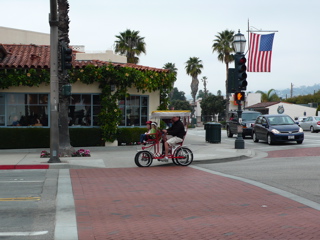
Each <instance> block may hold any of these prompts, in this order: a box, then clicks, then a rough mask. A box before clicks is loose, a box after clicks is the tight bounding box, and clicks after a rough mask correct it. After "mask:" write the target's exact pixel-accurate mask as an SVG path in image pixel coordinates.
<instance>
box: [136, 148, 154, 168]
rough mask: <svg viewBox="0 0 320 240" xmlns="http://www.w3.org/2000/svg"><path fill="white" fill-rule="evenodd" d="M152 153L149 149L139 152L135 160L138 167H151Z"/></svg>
mask: <svg viewBox="0 0 320 240" xmlns="http://www.w3.org/2000/svg"><path fill="white" fill-rule="evenodd" d="M152 160H153V159H152V154H151V153H150V152H148V151H140V152H137V154H136V156H135V157H134V162H135V164H136V165H137V166H138V167H149V166H150V165H151V164H152Z"/></svg>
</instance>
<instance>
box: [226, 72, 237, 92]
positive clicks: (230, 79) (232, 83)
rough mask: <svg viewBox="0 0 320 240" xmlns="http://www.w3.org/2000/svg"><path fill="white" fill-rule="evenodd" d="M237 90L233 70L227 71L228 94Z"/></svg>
mask: <svg viewBox="0 0 320 240" xmlns="http://www.w3.org/2000/svg"><path fill="white" fill-rule="evenodd" d="M237 89H238V79H237V78H236V76H235V69H234V68H229V69H228V93H234V92H236V91H237Z"/></svg>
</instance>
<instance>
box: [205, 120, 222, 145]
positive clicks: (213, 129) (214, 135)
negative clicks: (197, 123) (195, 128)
mask: <svg viewBox="0 0 320 240" xmlns="http://www.w3.org/2000/svg"><path fill="white" fill-rule="evenodd" d="M205 129H206V142H209V143H220V142H221V124H220V123H215V122H208V123H206V124H205Z"/></svg>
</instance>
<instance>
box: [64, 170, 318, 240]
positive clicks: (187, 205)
mask: <svg viewBox="0 0 320 240" xmlns="http://www.w3.org/2000/svg"><path fill="white" fill-rule="evenodd" d="M70 174H71V179H72V187H73V193H74V199H75V207H76V218H77V226H78V235H79V240H93V239H94V240H100V239H108V240H113V239H115V240H121V239H124V240H127V239H138V240H144V239H146V240H149V239H150V240H151V239H164V240H170V239H174V240H177V239H192V240H193V239H194V240H198V239H232V240H233V239H241V240H247V239H258V240H264V239H266V240H267V239H268V240H269V239H281V240H286V239H294V240H295V239H304V240H305V239H320V228H319V224H320V212H319V211H317V210H315V209H312V208H309V207H307V206H305V205H303V204H301V203H297V202H295V201H292V200H290V199H287V198H285V197H282V196H279V195H277V194H274V193H272V192H269V191H266V190H264V189H261V188H258V187H255V186H252V185H250V184H247V183H244V182H241V181H237V180H234V179H229V178H226V177H222V176H218V175H214V174H211V173H207V172H203V171H201V170H197V169H193V168H190V167H177V166H173V167H167V166H166V167H150V168H121V169H72V170H70Z"/></svg>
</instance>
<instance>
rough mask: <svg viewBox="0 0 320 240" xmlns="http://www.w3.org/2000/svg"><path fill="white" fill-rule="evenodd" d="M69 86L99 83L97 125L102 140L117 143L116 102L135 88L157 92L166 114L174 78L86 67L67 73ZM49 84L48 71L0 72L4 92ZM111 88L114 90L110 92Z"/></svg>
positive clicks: (108, 67) (117, 68) (128, 69)
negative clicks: (14, 88)
mask: <svg viewBox="0 0 320 240" xmlns="http://www.w3.org/2000/svg"><path fill="white" fill-rule="evenodd" d="M69 75H70V83H74V82H76V81H80V82H82V83H84V84H88V85H89V84H92V83H94V82H99V87H100V88H101V106H102V108H101V109H102V111H101V112H100V113H99V124H100V127H101V130H102V133H103V136H102V138H103V140H104V141H109V142H113V141H114V140H116V136H117V131H118V125H119V123H120V121H121V117H122V112H121V110H120V109H119V107H118V104H117V102H118V99H121V98H124V97H126V96H127V95H128V93H127V92H128V91H127V90H128V88H133V87H134V88H136V89H137V90H138V91H141V92H142V93H145V92H154V91H157V90H159V91H160V105H159V107H158V110H165V109H167V106H168V93H169V92H170V90H171V89H172V86H173V83H174V81H175V80H176V76H175V74H173V73H169V72H156V71H150V70H143V71H141V70H138V69H135V68H131V67H121V66H119V65H112V64H109V65H104V66H99V67H97V66H93V65H87V66H86V67H84V68H81V69H77V68H76V69H72V70H71V71H70V72H69ZM41 83H48V84H49V83H50V72H49V69H47V70H44V69H40V70H38V69H8V70H7V69H4V70H0V87H1V88H2V89H6V88H9V87H13V86H30V87H33V86H39V85H40V84H41ZM111 85H114V86H115V90H114V91H111V87H110V86H111Z"/></svg>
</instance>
